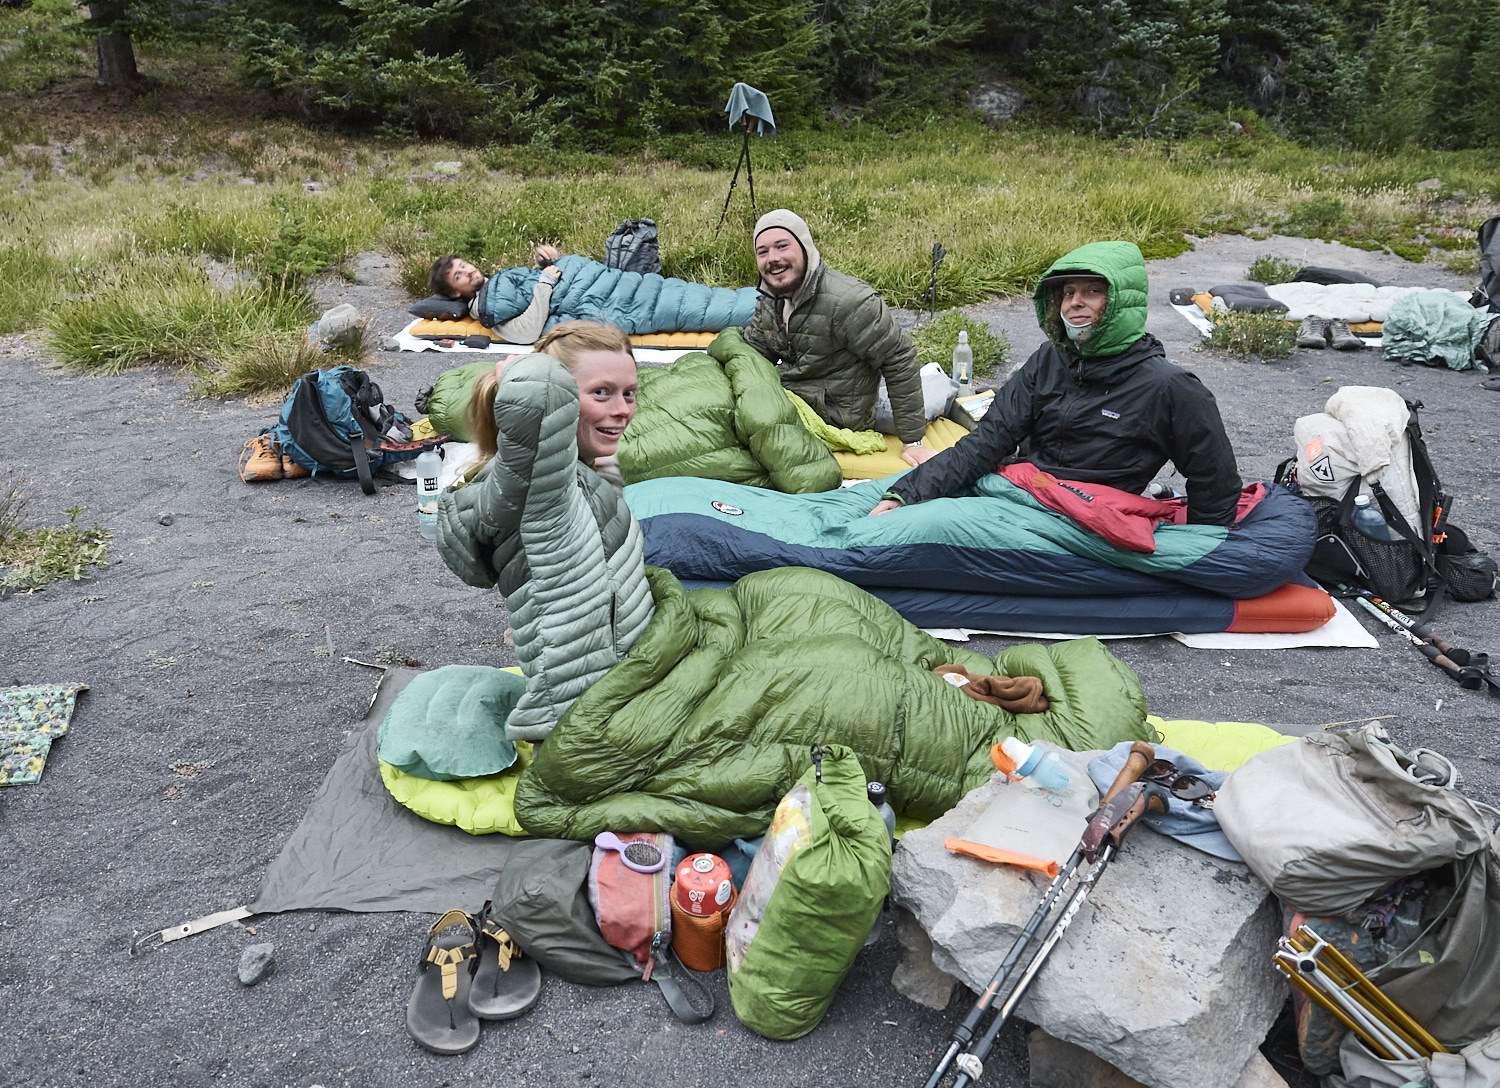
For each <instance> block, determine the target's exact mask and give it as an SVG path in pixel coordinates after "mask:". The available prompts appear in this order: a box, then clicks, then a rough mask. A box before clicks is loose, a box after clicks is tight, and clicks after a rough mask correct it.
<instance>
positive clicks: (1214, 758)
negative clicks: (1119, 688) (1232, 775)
mask: <svg viewBox="0 0 1500 1088" xmlns="http://www.w3.org/2000/svg"><path fill="white" fill-rule="evenodd" d="M1146 724H1147V725H1149V726H1152V727H1153V728H1155V730H1156V731H1157V732H1158V733H1160V734H1161V742H1162V743H1163V744H1165V745H1166V746H1167V747H1168V748H1175V749H1177V750H1178V751H1179V752H1181V753H1182V754H1183V755H1185V756H1192V757H1193V758H1194V759H1196V760H1197V761H1198V762H1199V763H1201V764H1203V765H1204V766H1205V767H1207V768H1208V769H1209V770H1211V771H1234V770H1238V769H1239V768H1240V767H1241V766H1242V765H1244V764H1245V763H1247V762H1249V760H1250V757H1251V756H1256V755H1259V754H1260V753H1261V752H1264V751H1266V750H1268V749H1270V748H1279V747H1281V746H1282V745H1283V744H1295V743H1296V742H1297V740H1298V738H1297V737H1289V736H1287V735H1286V734H1284V733H1278V732H1276V730H1274V729H1269V728H1267V727H1266V726H1264V725H1255V724H1253V723H1251V722H1195V721H1170V722H1169V721H1164V720H1163V719H1161V718H1158V717H1157V716H1156V715H1155V714H1149V715H1147V717H1146Z"/></svg>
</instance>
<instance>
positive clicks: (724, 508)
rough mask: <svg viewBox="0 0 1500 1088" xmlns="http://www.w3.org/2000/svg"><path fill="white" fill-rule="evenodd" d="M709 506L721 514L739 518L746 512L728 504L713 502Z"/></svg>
mask: <svg viewBox="0 0 1500 1088" xmlns="http://www.w3.org/2000/svg"><path fill="white" fill-rule="evenodd" d="M708 505H710V506H712V507H713V508H714V509H715V510H717V511H718V512H719V513H721V514H733V515H735V516H738V515H740V514H743V513H744V511H743V510H741V509H740V508H739V507H738V506H730V505H729V504H728V503H727V502H711V503H709V504H708Z"/></svg>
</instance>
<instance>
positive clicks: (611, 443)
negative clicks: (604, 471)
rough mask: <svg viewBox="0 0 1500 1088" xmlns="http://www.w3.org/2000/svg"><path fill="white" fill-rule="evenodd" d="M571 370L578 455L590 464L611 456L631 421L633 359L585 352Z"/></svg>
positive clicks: (616, 353) (627, 356)
mask: <svg viewBox="0 0 1500 1088" xmlns="http://www.w3.org/2000/svg"><path fill="white" fill-rule="evenodd" d="M572 370H573V379H574V380H575V381H576V382H577V383H578V456H579V457H581V458H582V459H583V460H585V461H587V462H589V463H590V464H593V462H594V461H595V460H597V459H598V458H600V457H611V456H613V455H614V453H615V451H616V450H618V449H619V448H620V436H621V435H623V434H624V433H625V428H626V427H628V426H629V425H630V421H631V420H632V419H634V418H635V387H636V374H635V360H634V359H632V358H631V357H630V356H629V355H626V354H625V353H624V352H622V351H585V352H581V353H579V355H578V358H577V361H576V362H575V363H574V365H573V368H572Z"/></svg>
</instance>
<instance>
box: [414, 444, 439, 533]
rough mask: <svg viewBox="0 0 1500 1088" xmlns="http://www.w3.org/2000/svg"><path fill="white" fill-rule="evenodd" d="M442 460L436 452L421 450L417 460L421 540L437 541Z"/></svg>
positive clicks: (418, 520) (418, 516) (418, 511)
mask: <svg viewBox="0 0 1500 1088" xmlns="http://www.w3.org/2000/svg"><path fill="white" fill-rule="evenodd" d="M442 472H443V459H442V457H441V456H439V454H438V452H437V450H423V451H422V455H421V456H420V457H418V458H417V525H418V526H419V527H420V528H421V530H422V539H423V540H436V539H437V512H438V477H439V476H441V475H442Z"/></svg>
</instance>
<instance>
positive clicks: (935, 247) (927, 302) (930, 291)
mask: <svg viewBox="0 0 1500 1088" xmlns="http://www.w3.org/2000/svg"><path fill="white" fill-rule="evenodd" d="M946 256H948V251H947V250H946V249H944V248H943V243H942V242H933V243H932V278H931V279H930V280H928V281H927V290H926V292H924V293H923V295H922V301H921V302H920V303H918V304H917V322H918V324H920V323H921V321H922V311H923V310H926V309H927V308H928V307H929V306H930V307H931V308H932V309H931V314H932V316H933V317H934V318H936V317H937V280H938V269H939V268H941V267H942V265H943V258H944V257H946Z"/></svg>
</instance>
